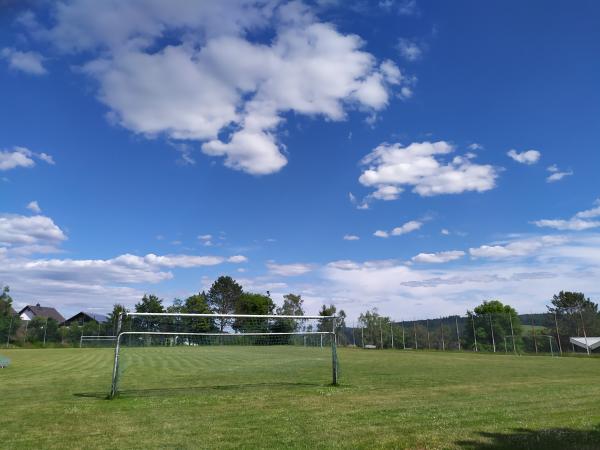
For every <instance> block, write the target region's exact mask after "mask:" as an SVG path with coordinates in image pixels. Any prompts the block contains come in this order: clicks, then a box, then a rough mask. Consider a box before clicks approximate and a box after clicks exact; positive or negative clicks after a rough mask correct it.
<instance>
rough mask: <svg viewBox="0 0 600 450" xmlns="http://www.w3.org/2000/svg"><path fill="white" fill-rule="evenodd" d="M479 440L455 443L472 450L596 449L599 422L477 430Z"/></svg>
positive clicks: (599, 427) (599, 441)
mask: <svg viewBox="0 0 600 450" xmlns="http://www.w3.org/2000/svg"><path fill="white" fill-rule="evenodd" d="M478 434H479V436H480V437H481V438H482V439H481V440H477V441H475V440H463V441H457V442H456V444H457V445H458V446H459V447H461V448H464V449H473V450H499V449H507V450H508V449H510V450H525V449H527V450H530V449H531V450H533V449H536V450H537V449H557V450H558V449H560V450H592V449H593V450H596V449H600V425H598V426H596V427H595V428H592V429H584V430H576V429H572V428H549V429H544V430H528V429H523V428H518V429H515V430H512V432H508V433H490V432H480V433H478Z"/></svg>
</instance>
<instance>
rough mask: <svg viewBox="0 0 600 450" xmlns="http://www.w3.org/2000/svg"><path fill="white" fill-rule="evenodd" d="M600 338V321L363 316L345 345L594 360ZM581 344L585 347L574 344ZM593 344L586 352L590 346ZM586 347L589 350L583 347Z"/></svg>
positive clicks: (345, 331)
mask: <svg viewBox="0 0 600 450" xmlns="http://www.w3.org/2000/svg"><path fill="white" fill-rule="evenodd" d="M597 336H600V315H599V314H598V313H596V312H593V311H592V312H587V313H585V312H575V313H573V314H554V313H546V314H526V315H520V316H517V315H511V314H508V313H507V314H504V313H498V314H483V315H477V314H469V315H467V316H450V317H444V318H435V319H421V320H394V319H391V318H389V317H382V316H374V315H371V316H367V317H364V316H361V320H359V321H357V322H355V323H352V324H346V326H345V327H343V328H342V329H341V332H340V336H339V341H340V342H339V343H340V345H342V346H343V345H347V346H356V347H363V348H379V349H381V348H394V349H405V350H438V351H459V350H460V351H475V352H492V353H513V354H542V355H543V354H547V355H553V356H558V355H566V354H586V353H587V354H594V351H593V350H590V349H589V347H592V346H591V343H592V342H594V339H593V338H594V337H597ZM574 337H578V338H581V339H580V340H579V341H580V345H576V344H574V343H572V342H571V338H574ZM588 338H589V344H588V346H587V348H586V346H585V344H586V343H588ZM582 344H583V346H581V345H582ZM596 352H597V353H598V354H599V355H600V350H596Z"/></svg>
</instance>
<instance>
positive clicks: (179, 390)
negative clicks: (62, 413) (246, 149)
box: [73, 382, 333, 400]
mask: <svg viewBox="0 0 600 450" xmlns="http://www.w3.org/2000/svg"><path fill="white" fill-rule="evenodd" d="M269 387H270V388H276V387H287V388H294V387H333V385H332V384H318V383H291V382H281V383H247V384H222V385H212V386H185V387H171V388H149V389H123V390H120V391H119V395H118V396H119V397H125V398H128V397H168V396H176V395H181V394H183V393H201V392H206V391H235V390H244V389H255V388H269ZM73 395H74V396H75V397H82V398H95V399H102V400H104V399H108V394H107V392H76V393H74V394H73Z"/></svg>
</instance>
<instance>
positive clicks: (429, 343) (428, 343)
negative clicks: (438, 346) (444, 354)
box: [425, 319, 431, 350]
mask: <svg viewBox="0 0 600 450" xmlns="http://www.w3.org/2000/svg"><path fill="white" fill-rule="evenodd" d="M425 326H426V328H427V348H428V349H429V350H431V341H430V340H429V319H427V322H426V325H425Z"/></svg>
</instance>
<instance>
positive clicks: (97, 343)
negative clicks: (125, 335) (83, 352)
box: [79, 335, 117, 348]
mask: <svg viewBox="0 0 600 450" xmlns="http://www.w3.org/2000/svg"><path fill="white" fill-rule="evenodd" d="M116 340H117V337H116V336H91V335H90V336H85V335H82V336H81V337H80V338H79V348H83V347H114V346H115V341H116Z"/></svg>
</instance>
